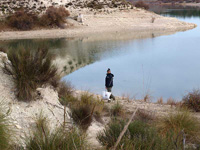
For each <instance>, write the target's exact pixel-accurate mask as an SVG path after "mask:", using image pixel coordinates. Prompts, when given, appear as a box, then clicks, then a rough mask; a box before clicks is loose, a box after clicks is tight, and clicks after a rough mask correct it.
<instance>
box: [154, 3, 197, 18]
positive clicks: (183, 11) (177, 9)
mask: <svg viewBox="0 0 200 150" xmlns="http://www.w3.org/2000/svg"><path fill="white" fill-rule="evenodd" d="M150 10H151V11H153V12H155V13H157V14H161V15H164V16H171V17H179V18H187V17H199V16H200V7H191V6H181V5H179V6H178V5H162V6H160V5H156V6H155V5H152V6H151V7H150Z"/></svg>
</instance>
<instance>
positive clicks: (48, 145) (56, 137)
mask: <svg viewBox="0 0 200 150" xmlns="http://www.w3.org/2000/svg"><path fill="white" fill-rule="evenodd" d="M31 134H32V136H30V137H28V138H27V139H28V140H27V142H26V149H27V150H39V149H41V150H86V149H87V143H86V139H85V135H84V134H82V133H81V132H80V131H78V130H76V129H70V130H69V129H68V130H67V129H65V128H63V127H60V128H55V129H53V130H51V129H50V127H49V125H48V120H47V118H46V117H44V116H43V115H42V114H40V116H39V117H38V118H37V120H36V125H35V128H33V129H32V133H31Z"/></svg>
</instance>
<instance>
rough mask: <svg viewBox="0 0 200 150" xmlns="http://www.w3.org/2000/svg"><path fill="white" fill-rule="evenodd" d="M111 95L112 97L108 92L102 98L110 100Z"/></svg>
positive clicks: (104, 92) (103, 93)
mask: <svg viewBox="0 0 200 150" xmlns="http://www.w3.org/2000/svg"><path fill="white" fill-rule="evenodd" d="M110 95H111V92H107V91H103V92H102V97H103V99H104V100H110Z"/></svg>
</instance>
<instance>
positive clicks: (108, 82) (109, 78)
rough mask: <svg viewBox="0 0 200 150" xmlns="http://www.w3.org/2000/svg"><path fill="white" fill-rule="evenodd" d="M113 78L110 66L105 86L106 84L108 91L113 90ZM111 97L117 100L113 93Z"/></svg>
mask: <svg viewBox="0 0 200 150" xmlns="http://www.w3.org/2000/svg"><path fill="white" fill-rule="evenodd" d="M113 78H114V75H113V74H112V73H111V70H110V68H108V70H107V74H106V79H105V86H106V89H107V91H108V92H112V87H113ZM110 99H113V100H115V96H114V95H113V94H111V95H110Z"/></svg>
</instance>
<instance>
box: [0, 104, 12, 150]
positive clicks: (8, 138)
mask: <svg viewBox="0 0 200 150" xmlns="http://www.w3.org/2000/svg"><path fill="white" fill-rule="evenodd" d="M4 111H5V110H4V104H3V103H2V102H0V149H1V150H8V149H9V148H10V147H11V144H12V140H13V136H14V135H13V131H14V130H13V129H12V125H11V124H10V122H9V120H8V114H9V111H8V112H7V113H5V112H4Z"/></svg>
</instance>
